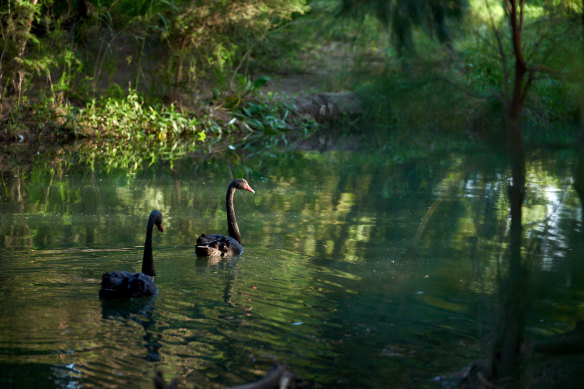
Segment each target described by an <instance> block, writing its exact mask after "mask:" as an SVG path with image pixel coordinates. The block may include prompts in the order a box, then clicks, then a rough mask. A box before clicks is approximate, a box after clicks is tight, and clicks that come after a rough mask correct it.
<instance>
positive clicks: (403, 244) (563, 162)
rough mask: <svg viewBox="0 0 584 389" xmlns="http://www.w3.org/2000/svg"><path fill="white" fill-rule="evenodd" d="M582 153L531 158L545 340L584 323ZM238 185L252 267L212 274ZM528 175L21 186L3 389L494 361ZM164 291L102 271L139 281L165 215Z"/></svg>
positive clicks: (10, 192) (362, 373) (0, 359)
mask: <svg viewBox="0 0 584 389" xmlns="http://www.w3.org/2000/svg"><path fill="white" fill-rule="evenodd" d="M575 157H576V156H575V155H573V154H571V153H569V152H566V153H556V154H552V155H546V154H543V153H540V154H534V155H531V156H530V157H529V158H528V161H527V175H528V188H527V192H526V199H525V206H524V217H523V223H524V226H525V230H524V238H525V239H524V250H523V252H524V257H525V260H526V261H528V263H529V268H530V271H531V273H530V282H529V283H530V285H531V287H532V292H531V296H532V299H533V300H532V301H531V304H530V310H529V317H528V321H527V323H526V327H525V337H526V339H529V340H537V339H540V338H543V337H545V336H549V335H554V334H558V333H562V332H565V331H568V330H570V329H572V328H573V327H574V325H575V323H576V321H578V320H584V311H583V310H582V296H583V295H584V230H583V225H582V223H583V222H582V205H581V203H580V200H579V197H578V194H577V192H576V190H575V189H574V187H575V185H574V183H575V182H578V180H577V178H576V177H575V175H576V173H575V172H576V171H578V169H577V168H578V166H577V164H576V159H575ZM231 174H233V175H234V176H240V177H245V178H246V179H247V180H248V181H249V183H250V185H251V186H252V187H253V188H254V189H255V191H256V194H251V193H249V192H241V191H240V192H238V193H236V196H235V208H236V212H237V215H238V222H239V227H240V230H241V232H242V236H243V241H244V248H245V253H244V254H243V256H241V257H239V258H235V259H232V260H229V261H220V262H212V261H209V260H203V259H197V258H196V257H195V256H194V243H195V240H196V237H197V236H198V235H199V234H200V233H202V232H206V233H226V230H227V228H226V223H225V210H224V196H225V190H226V187H227V185H228V184H229V182H230V181H231ZM508 180H509V172H508V170H507V168H506V165H505V163H504V162H503V161H501V160H500V159H498V158H495V157H493V156H489V155H450V156H443V157H440V158H438V159H425V160H418V161H413V162H410V163H400V164H398V163H395V162H394V161H393V159H391V158H390V157H389V156H388V157H384V156H379V155H375V154H371V155H363V154H356V153H339V152H337V153H324V154H320V153H296V154H289V155H281V156H278V157H277V158H267V159H264V160H262V161H259V160H253V159H251V160H248V161H246V162H241V161H238V162H233V163H231V164H229V163H227V162H225V161H210V162H205V163H201V162H200V161H191V160H184V161H181V162H179V163H178V164H177V166H176V168H175V170H174V171H168V170H165V169H164V168H160V167H152V168H151V169H149V170H147V171H145V172H143V173H141V174H139V175H137V176H135V177H128V176H126V175H125V174H123V173H122V174H110V175H102V174H99V173H95V174H92V173H84V174H82V173H69V174H65V173H62V172H60V173H55V172H51V171H43V170H36V171H32V172H30V173H28V174H27V176H26V177H15V176H14V174H5V175H4V180H3V183H2V186H1V189H2V192H1V199H0V211H1V218H0V236H1V239H0V258H1V259H0V307H1V313H2V314H1V315H0V385H1V386H2V387H3V388H6V387H8V388H10V387H14V388H23V387H31V388H32V387H34V388H43V387H59V388H61V387H63V388H64V387H71V388H76V387H84V388H104V387H108V388H127V387H133V388H138V387H139V388H150V387H152V378H153V377H154V375H155V374H156V372H157V371H161V372H162V373H163V374H164V376H165V377H166V378H167V379H170V378H172V377H179V379H180V383H181V384H182V386H183V387H193V385H197V387H220V386H229V385H236V384H242V383H245V382H250V381H254V380H257V379H258V378H259V377H260V376H261V375H263V373H264V372H265V370H266V369H267V368H268V367H269V366H270V365H271V364H272V363H274V362H275V361H281V362H285V363H287V364H288V365H289V366H290V368H291V369H292V370H294V371H295V372H296V373H297V374H298V375H300V376H302V377H304V378H305V379H307V380H308V382H309V383H310V384H311V386H313V387H408V388H417V387H439V386H440V382H438V379H437V378H436V377H438V376H443V375H446V374H449V373H455V372H458V371H461V370H463V369H464V368H466V367H469V366H470V365H471V364H472V363H473V362H475V361H476V360H479V359H483V358H488V356H489V352H490V347H491V343H490V339H491V338H492V333H493V328H494V324H495V321H496V317H497V312H498V299H497V295H498V290H499V279H500V278H501V276H502V274H504V273H505V268H506V265H505V263H506V261H507V259H506V258H507V250H506V248H507V246H508V236H507V235H508V228H509V202H508V199H507V186H508ZM152 209H158V210H160V211H161V212H162V213H163V215H164V220H163V224H164V228H165V232H164V233H162V234H159V233H157V231H155V233H154V258H155V262H156V268H157V272H158V276H157V277H156V283H157V285H158V287H159V290H160V293H159V295H158V297H157V298H153V299H136V300H133V301H130V302H117V303H106V302H103V301H101V300H100V299H99V297H98V294H97V293H98V290H99V283H100V279H101V274H102V273H104V272H105V271H111V270H130V271H139V269H140V263H141V255H142V244H143V242H144V236H145V228H146V220H147V217H148V214H149V213H150V211H151V210H152Z"/></svg>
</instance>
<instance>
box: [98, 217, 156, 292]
mask: <svg viewBox="0 0 584 389" xmlns="http://www.w3.org/2000/svg"><path fill="white" fill-rule="evenodd" d="M154 226H156V227H157V228H158V230H159V231H160V232H162V231H164V229H163V228H162V214H161V213H160V212H158V211H156V210H154V211H152V213H150V217H149V218H148V227H146V242H145V243H144V257H143V259H142V272H141V273H130V272H128V271H114V272H110V273H105V274H104V275H103V276H102V278H101V289H100V290H99V296H100V297H103V298H106V299H127V298H132V297H142V296H154V295H156V294H157V293H158V288H157V287H156V284H155V283H154V279H153V278H152V277H154V276H155V275H156V271H155V270H154V258H153V257H152V229H153V227H154Z"/></svg>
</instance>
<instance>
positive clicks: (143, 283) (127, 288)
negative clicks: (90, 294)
mask: <svg viewBox="0 0 584 389" xmlns="http://www.w3.org/2000/svg"><path fill="white" fill-rule="evenodd" d="M156 294H158V288H157V287H156V284H155V283H154V279H153V278H152V277H150V276H149V275H146V274H144V273H131V272H127V271H114V272H109V273H105V274H104V275H103V276H102V279H101V289H100V290H99V296H100V297H103V298H106V299H127V298H133V297H142V296H155V295H156Z"/></svg>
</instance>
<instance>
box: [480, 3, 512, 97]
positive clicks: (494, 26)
mask: <svg viewBox="0 0 584 389" xmlns="http://www.w3.org/2000/svg"><path fill="white" fill-rule="evenodd" d="M485 5H486V6H487V9H488V11H489V20H490V22H491V28H492V29H493V33H494V34H495V39H496V40H497V47H498V48H499V56H500V57H501V64H502V65H503V89H504V92H503V93H504V95H505V96H504V101H508V100H509V69H508V68H507V56H506V55H505V49H503V40H502V39H501V33H500V32H499V29H498V28H497V24H496V23H495V20H494V18H493V12H492V11H491V6H490V5H489V1H488V0H485Z"/></svg>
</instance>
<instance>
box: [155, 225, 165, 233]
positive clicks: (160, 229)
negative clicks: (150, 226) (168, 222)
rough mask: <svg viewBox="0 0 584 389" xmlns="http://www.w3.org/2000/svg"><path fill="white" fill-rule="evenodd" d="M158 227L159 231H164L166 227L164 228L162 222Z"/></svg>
mask: <svg viewBox="0 0 584 389" xmlns="http://www.w3.org/2000/svg"><path fill="white" fill-rule="evenodd" d="M156 228H158V231H160V232H164V228H162V224H157V225H156Z"/></svg>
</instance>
